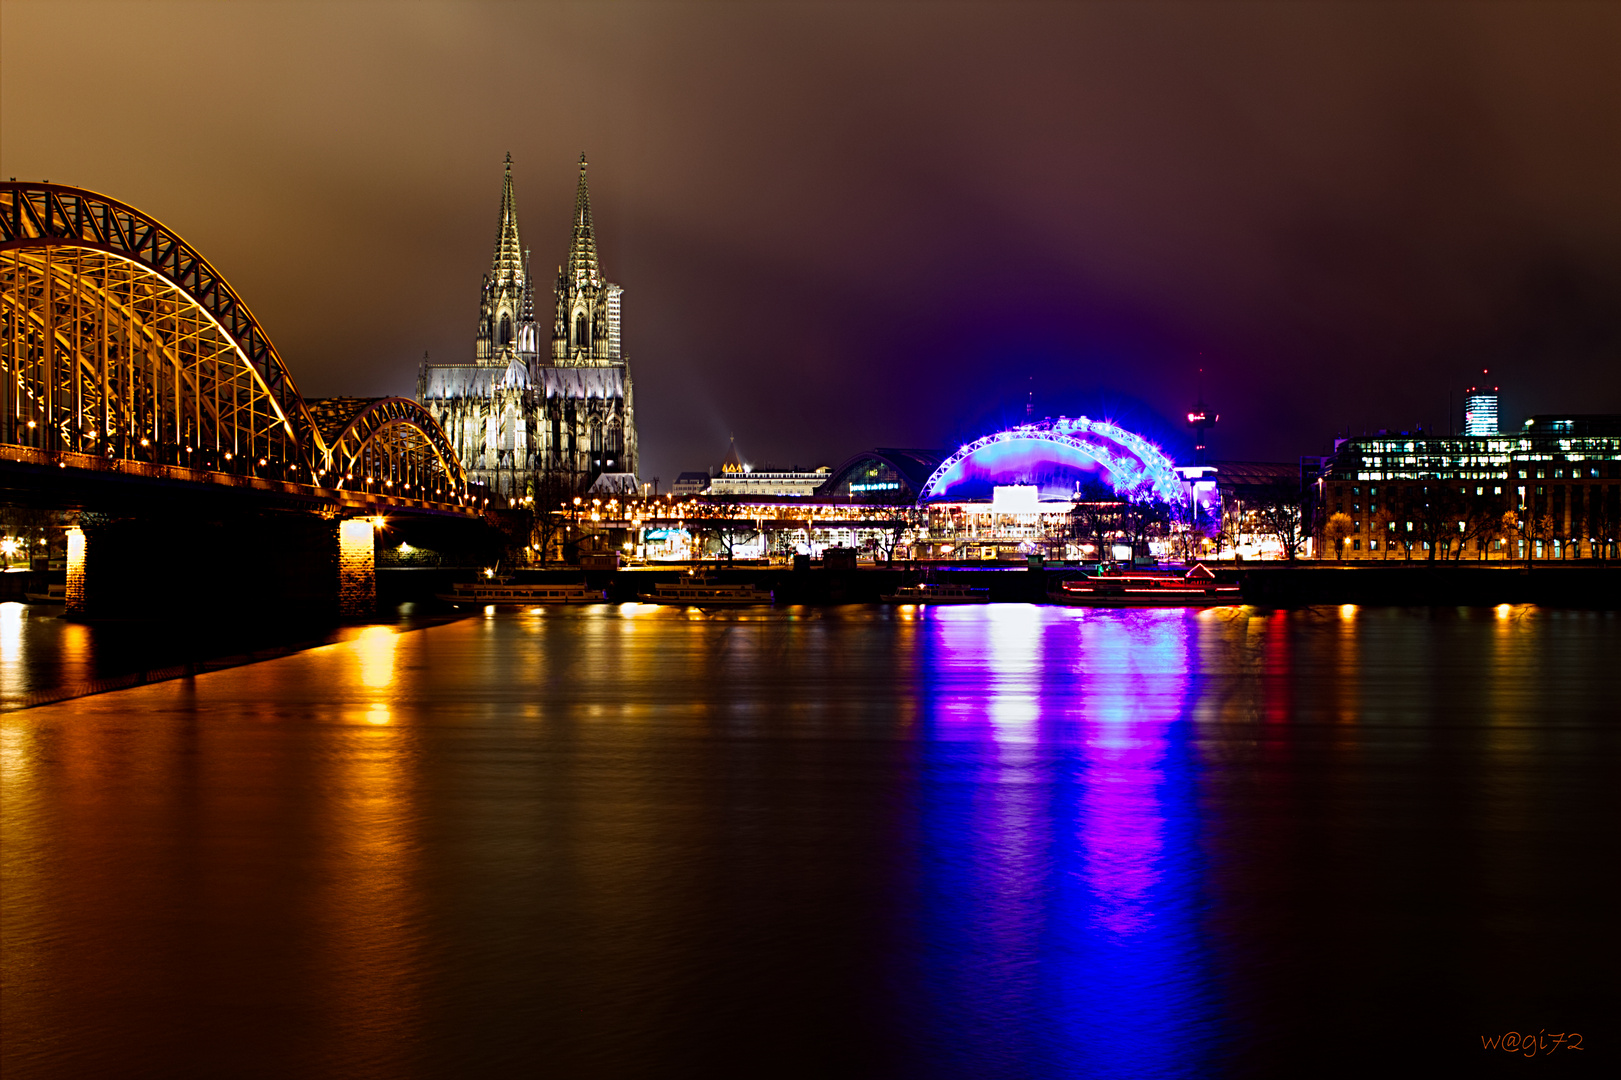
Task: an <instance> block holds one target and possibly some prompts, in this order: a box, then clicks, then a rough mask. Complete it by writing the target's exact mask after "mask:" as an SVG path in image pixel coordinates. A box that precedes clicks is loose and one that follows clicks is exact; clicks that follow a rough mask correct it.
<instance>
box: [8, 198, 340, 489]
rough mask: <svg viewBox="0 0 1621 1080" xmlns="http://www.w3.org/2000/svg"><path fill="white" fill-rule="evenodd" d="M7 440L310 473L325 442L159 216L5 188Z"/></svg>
mask: <svg viewBox="0 0 1621 1080" xmlns="http://www.w3.org/2000/svg"><path fill="white" fill-rule="evenodd" d="M0 285H3V293H4V298H5V300H4V308H3V311H0V317H3V318H4V320H5V329H6V346H5V349H4V354H3V355H0V365H3V367H4V374H5V376H6V377H5V379H4V398H3V399H0V405H3V406H4V408H3V410H0V413H3V416H0V428H3V429H4V430H0V441H5V442H10V443H14V444H18V445H25V446H34V447H36V448H38V449H42V450H72V451H78V452H82V453H95V454H98V455H103V456H108V457H114V458H130V459H134V460H147V461H160V462H163V463H166V464H175V465H187V466H197V467H204V468H209V469H217V470H224V471H240V470H256V471H259V472H260V473H261V474H262V473H263V472H264V471H265V470H267V469H268V470H270V471H271V472H272V473H273V474H274V476H275V478H277V479H282V480H294V481H299V482H303V483H310V482H312V480H313V479H314V476H315V475H316V473H317V472H318V470H319V467H320V466H319V463H320V461H321V459H322V458H323V456H324V451H325V447H324V446H323V445H322V443H321V438H320V434H319V432H318V431H317V430H316V427H315V424H314V423H313V421H312V419H311V417H310V415H309V411H308V409H307V408H306V407H305V404H304V401H303V399H302V397H300V395H299V393H298V389H297V387H296V385H295V384H294V383H293V380H292V376H291V375H290V374H289V373H288V372H287V369H286V366H285V365H284V364H283V363H282V360H281V357H280V356H279V355H278V354H277V352H276V349H275V346H274V345H273V344H271V341H270V338H269V336H268V335H267V334H266V333H265V332H264V329H263V327H261V326H260V325H259V322H258V320H257V319H255V318H254V317H253V313H252V312H251V311H249V310H248V307H247V305H246V304H245V303H243V301H242V299H241V297H239V296H238V295H237V293H236V291H235V290H234V289H232V288H231V286H230V284H229V283H228V282H227V281H226V280H225V278H224V277H223V276H222V275H221V274H220V273H219V272H218V271H217V270H215V269H214V267H213V266H212V265H210V264H209V262H208V261H207V260H206V259H204V258H203V257H202V256H201V255H200V254H198V252H197V251H196V250H195V249H194V248H192V247H191V245H189V244H187V243H186V242H185V241H184V240H183V239H181V238H180V236H179V235H177V234H176V233H175V232H174V231H173V230H171V229H168V228H167V227H165V226H164V225H163V224H162V223H161V222H158V221H157V220H155V219H154V218H152V217H150V216H148V215H146V214H143V213H141V212H140V211H139V210H136V209H135V208H133V207H131V206H127V205H125V204H124V203H120V202H117V201H116V200H113V199H109V198H107V197H106V196H103V195H98V194H96V193H95V192H91V191H85V190H83V189H80V188H72V187H63V186H59V185H52V184H29V183H17V182H10V183H5V184H0Z"/></svg>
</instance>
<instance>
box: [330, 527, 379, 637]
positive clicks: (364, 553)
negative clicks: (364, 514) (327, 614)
mask: <svg viewBox="0 0 1621 1080" xmlns="http://www.w3.org/2000/svg"><path fill="white" fill-rule="evenodd" d="M376 613H377V538H376V530H375V528H374V527H373V526H372V522H371V519H370V518H345V519H344V520H343V521H341V522H339V523H338V616H339V617H340V618H344V619H366V618H370V617H371V616H373V615H375V614H376Z"/></svg>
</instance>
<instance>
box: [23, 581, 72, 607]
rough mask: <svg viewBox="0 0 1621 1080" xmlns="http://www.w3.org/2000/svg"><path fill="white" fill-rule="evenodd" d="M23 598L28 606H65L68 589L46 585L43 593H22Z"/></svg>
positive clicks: (62, 586)
mask: <svg viewBox="0 0 1621 1080" xmlns="http://www.w3.org/2000/svg"><path fill="white" fill-rule="evenodd" d="M23 598H24V599H25V600H27V601H28V602H29V603H30V604H66V603H67V602H68V587H67V586H66V585H47V586H45V591H44V592H24V593H23Z"/></svg>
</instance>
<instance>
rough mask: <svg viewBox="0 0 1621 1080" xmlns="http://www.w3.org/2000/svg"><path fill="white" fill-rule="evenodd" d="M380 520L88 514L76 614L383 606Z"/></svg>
mask: <svg viewBox="0 0 1621 1080" xmlns="http://www.w3.org/2000/svg"><path fill="white" fill-rule="evenodd" d="M374 534H375V530H374V528H373V525H372V521H371V519H370V518H366V517H356V518H338V517H335V516H331V515H328V514H321V513H310V512H307V511H305V512H300V511H259V512H243V511H238V512H235V513H229V514H219V513H216V514H206V515H198V516H189V517H178V516H175V515H172V514H144V513H124V514H116V515H114V514H97V513H90V512H85V513H82V514H80V515H79V522H78V524H77V526H75V527H73V528H70V529H69V531H68V567H67V577H68V581H67V586H68V587H67V614H68V615H69V617H71V618H77V619H85V620H99V619H130V620H143V621H144V620H165V619H194V618H195V619H205V620H206V619H219V620H238V619H255V620H260V621H263V622H267V623H329V622H331V621H333V620H335V619H364V618H370V617H371V616H373V615H374V614H375V613H376V595H377V593H376V572H375V566H376V562H375V547H374V545H375V535H374Z"/></svg>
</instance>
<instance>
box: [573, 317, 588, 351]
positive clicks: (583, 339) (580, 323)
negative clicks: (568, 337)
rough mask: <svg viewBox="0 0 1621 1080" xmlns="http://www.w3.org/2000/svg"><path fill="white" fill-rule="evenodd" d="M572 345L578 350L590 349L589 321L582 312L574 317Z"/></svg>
mask: <svg viewBox="0 0 1621 1080" xmlns="http://www.w3.org/2000/svg"><path fill="white" fill-rule="evenodd" d="M574 345H575V347H576V348H579V349H588V348H590V347H591V320H590V319H589V318H587V317H586V314H585V312H583V311H582V312H580V314H578V315H576V316H575V317H574Z"/></svg>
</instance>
